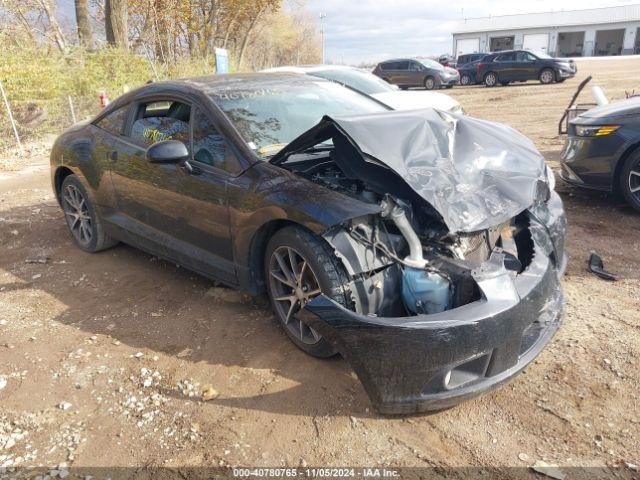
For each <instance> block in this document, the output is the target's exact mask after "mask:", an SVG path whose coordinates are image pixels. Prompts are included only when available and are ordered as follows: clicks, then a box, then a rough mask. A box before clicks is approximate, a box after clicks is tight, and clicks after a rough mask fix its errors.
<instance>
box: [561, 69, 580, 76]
mask: <svg viewBox="0 0 640 480" xmlns="http://www.w3.org/2000/svg"><path fill="white" fill-rule="evenodd" d="M576 73H577V71H576V70H573V71H572V70H563V69H558V77H560V78H573V77H575V76H576Z"/></svg>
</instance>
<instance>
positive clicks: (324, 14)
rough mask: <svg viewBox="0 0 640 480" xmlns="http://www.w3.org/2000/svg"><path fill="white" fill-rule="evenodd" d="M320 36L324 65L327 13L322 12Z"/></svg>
mask: <svg viewBox="0 0 640 480" xmlns="http://www.w3.org/2000/svg"><path fill="white" fill-rule="evenodd" d="M319 17H320V38H321V40H322V64H323V65H324V19H325V18H327V14H326V13H320V15H319Z"/></svg>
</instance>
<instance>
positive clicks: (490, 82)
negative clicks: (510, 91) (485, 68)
mask: <svg viewBox="0 0 640 480" xmlns="http://www.w3.org/2000/svg"><path fill="white" fill-rule="evenodd" d="M484 84H485V85H486V86H487V87H495V86H496V85H497V84H498V74H497V73H495V72H489V73H487V74H486V75H485V77H484Z"/></svg>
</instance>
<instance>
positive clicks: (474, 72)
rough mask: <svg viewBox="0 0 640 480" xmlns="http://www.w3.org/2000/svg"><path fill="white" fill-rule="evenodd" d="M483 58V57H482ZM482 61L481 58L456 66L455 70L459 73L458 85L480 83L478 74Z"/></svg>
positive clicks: (480, 79)
mask: <svg viewBox="0 0 640 480" xmlns="http://www.w3.org/2000/svg"><path fill="white" fill-rule="evenodd" d="M483 58H484V57H483ZM481 62H482V58H480V59H478V60H475V61H473V62H470V63H465V64H464V65H462V66H460V65H459V66H458V68H457V70H458V73H459V74H460V85H464V86H467V85H477V84H479V83H482V78H481V77H480V75H478V70H479V68H480V67H479V65H480V63H481Z"/></svg>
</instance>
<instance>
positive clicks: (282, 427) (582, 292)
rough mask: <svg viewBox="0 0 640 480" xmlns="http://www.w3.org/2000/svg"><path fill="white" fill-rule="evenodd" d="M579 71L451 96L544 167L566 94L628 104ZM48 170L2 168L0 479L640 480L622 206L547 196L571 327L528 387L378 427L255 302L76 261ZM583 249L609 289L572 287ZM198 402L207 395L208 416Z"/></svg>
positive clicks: (630, 253) (629, 223)
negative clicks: (539, 477) (32, 470)
mask: <svg viewBox="0 0 640 480" xmlns="http://www.w3.org/2000/svg"><path fill="white" fill-rule="evenodd" d="M578 68H579V72H580V73H579V75H578V77H577V78H576V79H572V80H569V81H567V82H565V83H563V84H557V85H551V86H542V85H539V84H537V83H529V84H526V85H518V86H510V87H499V88H494V89H487V88H484V87H468V88H454V89H453V90H451V91H447V93H450V94H451V95H452V96H454V97H456V98H457V99H459V100H460V102H461V103H462V105H463V106H464V108H465V109H466V110H467V111H468V112H469V113H470V114H471V115H474V116H478V117H482V118H486V119H490V120H496V121H500V122H504V123H507V124H509V125H511V126H513V127H515V128H517V129H518V130H520V131H521V132H523V133H524V134H526V135H528V136H529V137H531V138H532V139H533V140H534V141H535V143H536V145H537V147H538V148H539V149H540V151H541V152H542V153H543V154H544V155H545V156H546V158H547V159H548V160H549V162H550V164H551V165H552V167H554V168H557V159H558V157H559V154H560V150H561V147H562V144H563V139H562V138H560V137H558V135H557V134H556V125H557V120H558V119H559V117H560V115H561V113H562V111H563V109H564V108H565V106H566V104H567V103H568V102H569V99H570V97H571V95H572V93H573V91H574V90H575V88H576V87H577V85H578V83H579V80H581V79H582V78H584V77H585V76H586V75H587V74H592V75H593V77H594V83H598V84H600V85H602V86H603V88H604V89H605V91H606V93H607V95H608V96H609V97H610V98H620V97H622V96H623V95H624V90H625V89H627V90H631V89H633V88H634V87H635V88H636V89H637V90H640V83H638V78H640V59H633V60H602V61H580V62H578ZM583 100H584V101H590V98H589V97H588V92H586V94H585V95H584V96H583ZM47 155H48V152H47V150H46V148H41V147H34V148H32V149H31V150H30V151H28V152H27V154H25V155H24V156H22V157H21V156H19V155H5V156H4V157H3V158H2V160H0V388H1V389H0V467H11V466H18V465H33V466H37V465H43V466H49V467H52V466H56V465H60V464H62V466H63V467H64V466H67V467H71V466H81V467H88V466H138V467H143V466H202V465H207V466H212V465H244V466H330V465H331V466H347V465H348V466H382V465H387V466H411V467H455V466H474V467H482V468H487V467H499V468H503V467H504V468H506V467H509V466H518V467H527V466H531V465H533V464H534V463H535V462H536V461H540V460H543V461H545V462H547V463H550V464H557V465H559V466H560V468H562V469H565V471H567V470H569V467H571V466H595V467H620V470H619V471H618V472H619V473H621V474H624V475H630V476H636V477H637V476H640V474H639V473H638V472H637V469H638V468H639V467H638V465H640V453H639V452H640V398H639V397H640V385H639V375H638V371H639V368H640V313H639V307H640V221H639V220H640V215H638V214H637V213H634V212H633V211H632V210H631V209H630V208H629V207H627V206H626V205H624V204H623V203H622V202H621V201H619V200H615V199H612V198H609V197H607V196H605V195H603V194H599V193H590V192H584V191H579V190H576V189H574V188H570V187H568V186H566V185H564V184H562V182H561V181H558V190H559V191H560V192H561V195H562V197H563V199H564V201H565V206H566V210H567V214H568V220H569V230H568V239H567V248H568V253H569V255H570V257H571V258H570V263H569V267H568V270H567V275H566V277H565V279H564V281H563V286H564V290H565V293H566V299H567V310H566V315H565V317H564V320H565V323H564V325H563V326H562V328H561V329H560V331H559V333H558V334H557V335H556V337H555V338H554V339H553V341H552V342H551V343H550V344H549V345H548V347H547V348H546V349H545V350H544V351H543V352H542V354H541V355H540V356H539V358H538V359H537V360H536V361H535V362H534V363H533V364H531V365H530V366H529V367H528V368H527V369H526V370H525V372H524V373H523V374H521V375H520V376H519V377H517V379H515V380H514V381H512V382H511V383H509V384H508V385H507V386H505V387H504V388H502V389H500V390H498V391H495V392H493V393H490V394H487V395H484V396H482V397H480V398H478V399H476V400H473V401H469V402H466V403H464V404H462V405H460V406H458V407H456V408H453V409H450V410H447V411H444V412H440V413H437V414H433V415H419V416H411V417H392V418H389V417H381V416H378V415H376V414H375V413H374V412H372V410H371V409H370V404H369V401H368V399H367V396H366V394H365V392H364V390H363V388H362V387H361V385H360V383H359V382H358V380H357V379H356V378H355V376H354V374H353V373H352V371H351V370H350V368H349V366H348V365H347V364H346V363H345V362H344V361H343V360H342V359H340V358H335V359H331V360H324V361H321V360H316V359H313V358H311V357H308V356H306V355H305V354H303V353H302V352H300V351H298V350H297V349H296V348H295V347H294V346H293V344H292V343H291V342H290V341H289V340H288V339H287V338H286V336H285V335H284V333H283V332H282V331H281V330H280V329H279V327H278V326H277V324H276V322H275V319H274V317H273V315H272V314H271V313H270V311H269V309H268V308H267V306H266V304H265V302H264V300H263V299H252V298H250V297H246V296H243V295H241V294H239V293H236V292H235V291H232V290H229V289H226V288H222V287H217V286H215V285H213V284H212V283H211V282H210V281H208V280H206V279H204V278H202V277H199V276H197V275H195V274H193V273H191V272H189V271H187V270H185V269H183V268H179V267H177V266H175V265H173V264H171V263H168V262H164V261H161V260H159V259H157V258H154V257H152V256H149V255H147V254H145V253H142V252H140V251H138V250H136V249H134V248H131V247H128V246H125V245H120V246H118V247H116V248H114V249H111V250H108V251H105V252H103V253H100V254H96V255H90V254H86V253H83V252H81V251H80V250H79V249H77V248H75V247H74V245H73V244H72V241H71V238H70V236H69V234H68V233H67V230H66V226H65V223H64V219H63V215H62V214H61V211H60V209H59V207H58V206H57V204H56V202H55V200H54V197H53V194H52V192H51V188H50V183H49V182H50V180H49V171H48V157H47ZM590 250H596V251H597V252H599V253H600V254H601V255H602V257H603V259H604V261H605V266H606V267H607V268H608V269H609V270H611V271H613V272H615V273H617V274H619V276H620V280H619V281H618V282H615V283H610V282H606V281H603V280H600V279H598V278H595V277H594V276H592V275H591V274H589V273H588V272H587V271H586V269H585V265H586V263H585V262H586V258H587V256H588V253H589V251H590ZM5 381H6V385H5ZM3 385H4V386H3ZM208 386H211V387H213V389H215V390H216V391H217V393H219V396H218V397H217V398H214V399H212V400H209V401H206V402H204V401H202V399H201V393H202V391H203V390H204V389H205V388H207V387H208ZM0 473H2V471H1V470H0ZM495 474H496V476H498V477H499V476H502V477H505V478H506V477H509V475H510V474H509V472H508V471H507V470H500V471H498V472H496V473H495ZM531 475H533V474H531ZM574 478H575V477H574Z"/></svg>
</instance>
